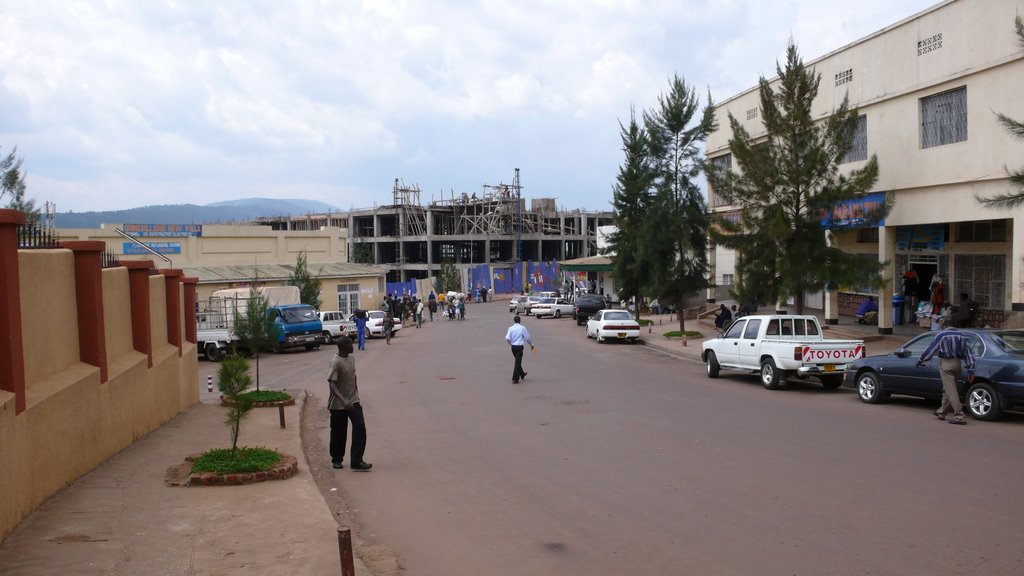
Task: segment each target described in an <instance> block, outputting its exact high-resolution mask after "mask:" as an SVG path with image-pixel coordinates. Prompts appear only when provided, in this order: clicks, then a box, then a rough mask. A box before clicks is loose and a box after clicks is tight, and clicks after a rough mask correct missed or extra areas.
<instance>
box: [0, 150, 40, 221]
mask: <svg viewBox="0 0 1024 576" xmlns="http://www.w3.org/2000/svg"><path fill="white" fill-rule="evenodd" d="M23 161H24V158H18V148H17V147H15V148H14V149H13V150H11V152H10V153H9V154H7V156H4V157H3V159H0V201H2V200H3V199H4V198H5V197H6V198H7V207H8V208H10V209H11V210H18V211H20V212H23V213H24V214H25V225H26V226H29V227H37V226H39V223H40V222H41V221H42V215H41V214H40V212H39V208H37V207H36V201H35V200H32V199H26V198H25V188H26V186H25V174H24V172H22V170H21V164H22V162H23Z"/></svg>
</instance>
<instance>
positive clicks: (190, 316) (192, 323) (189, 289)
mask: <svg viewBox="0 0 1024 576" xmlns="http://www.w3.org/2000/svg"><path fill="white" fill-rule="evenodd" d="M197 284H199V278H197V277H195V276H182V278H181V285H182V286H181V288H182V290H184V291H185V340H187V341H189V342H191V343H193V344H195V343H196V285H197Z"/></svg>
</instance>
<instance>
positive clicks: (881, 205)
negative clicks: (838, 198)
mask: <svg viewBox="0 0 1024 576" xmlns="http://www.w3.org/2000/svg"><path fill="white" fill-rule="evenodd" d="M821 226H822V227H823V228H868V227H875V226H885V192H874V193H871V194H865V195H863V196H858V197H856V198H854V199H853V200H846V201H844V202H840V203H839V204H836V205H835V206H833V207H832V210H830V211H829V214H828V216H826V217H825V218H823V219H822V220H821Z"/></svg>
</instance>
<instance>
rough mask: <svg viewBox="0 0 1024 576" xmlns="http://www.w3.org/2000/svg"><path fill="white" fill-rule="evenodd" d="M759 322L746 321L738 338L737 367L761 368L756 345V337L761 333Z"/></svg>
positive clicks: (758, 320)
mask: <svg viewBox="0 0 1024 576" xmlns="http://www.w3.org/2000/svg"><path fill="white" fill-rule="evenodd" d="M761 322H762V320H761V319H760V318H752V319H750V320H748V321H747V326H746V327H745V328H744V329H743V337H741V338H740V342H739V353H740V359H739V365H740V366H742V367H744V368H750V369H751V370H757V369H758V368H760V367H761V359H760V358H759V357H758V356H759V354H760V350H759V347H758V345H757V336H758V334H759V333H760V332H761ZM731 331H732V330H731V329H730V332H731Z"/></svg>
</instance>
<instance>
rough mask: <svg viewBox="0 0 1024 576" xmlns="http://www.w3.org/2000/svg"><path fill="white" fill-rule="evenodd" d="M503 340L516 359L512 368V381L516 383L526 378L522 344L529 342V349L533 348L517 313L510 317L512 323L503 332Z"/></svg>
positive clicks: (528, 332) (528, 334)
mask: <svg viewBox="0 0 1024 576" xmlns="http://www.w3.org/2000/svg"><path fill="white" fill-rule="evenodd" d="M505 342H508V344H509V346H511V347H512V356H513V357H514V358H515V359H516V363H515V367H513V368H512V383H513V384H518V383H519V380H520V379H524V378H526V371H524V370H523V346H524V345H525V344H529V345H530V350H533V340H532V339H531V338H530V331H529V330H527V329H526V326H523V324H522V319H521V318H520V317H519V315H518V314H517V315H516V316H515V317H514V318H512V325H511V326H509V327H508V332H505Z"/></svg>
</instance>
